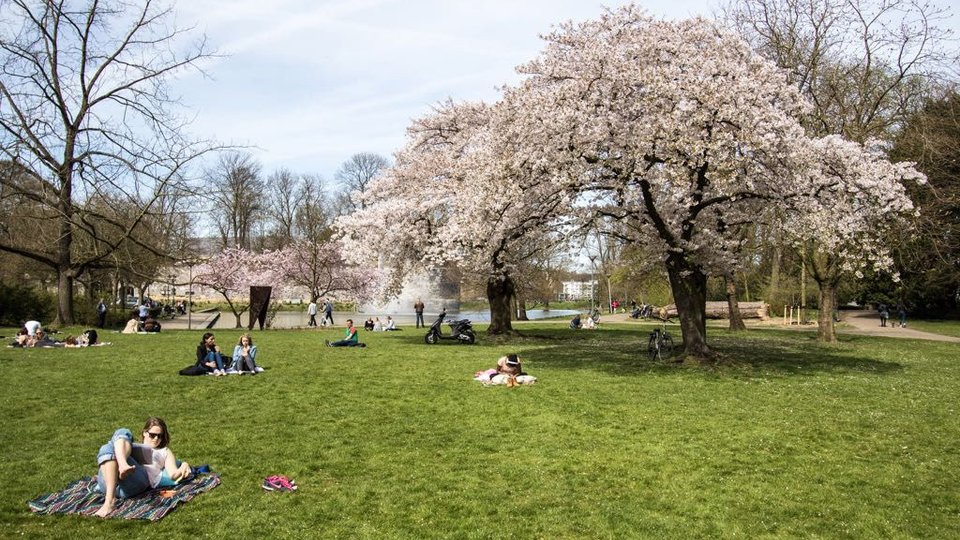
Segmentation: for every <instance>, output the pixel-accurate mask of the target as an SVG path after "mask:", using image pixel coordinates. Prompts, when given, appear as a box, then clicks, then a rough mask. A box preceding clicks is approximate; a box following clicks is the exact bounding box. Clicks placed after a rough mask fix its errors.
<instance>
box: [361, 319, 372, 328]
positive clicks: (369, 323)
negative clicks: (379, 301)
mask: <svg viewBox="0 0 960 540" xmlns="http://www.w3.org/2000/svg"><path fill="white" fill-rule="evenodd" d="M363 329H364V330H367V331H371V330H373V317H368V318H367V320H366V321H364V322H363Z"/></svg>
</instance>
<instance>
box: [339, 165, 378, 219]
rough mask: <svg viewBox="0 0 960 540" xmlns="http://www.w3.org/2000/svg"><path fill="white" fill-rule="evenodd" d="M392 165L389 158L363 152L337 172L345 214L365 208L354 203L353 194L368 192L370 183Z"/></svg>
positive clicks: (358, 203) (340, 199)
mask: <svg viewBox="0 0 960 540" xmlns="http://www.w3.org/2000/svg"><path fill="white" fill-rule="evenodd" d="M389 165H390V162H389V161H387V158H385V157H383V156H381V155H380V154H372V153H369V152H361V153H359V154H354V155H352V156H350V159H348V160H347V161H345V162H344V163H343V165H341V166H340V170H338V171H337V175H336V179H337V181H338V182H340V186H341V190H342V191H341V194H340V197H339V201H338V202H339V205H340V207H341V208H342V209H343V213H350V212H353V211H356V210H358V209H361V208H364V204H363V202H362V201H361V202H354V200H353V198H352V197H351V193H353V192H355V191H356V192H360V193H364V192H366V191H367V186H368V185H370V182H372V181H373V179H374V178H376V177H377V175H378V174H380V171H381V170H382V169H384V168H386V167H388V166H389Z"/></svg>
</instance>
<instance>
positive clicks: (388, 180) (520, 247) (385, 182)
mask: <svg viewBox="0 0 960 540" xmlns="http://www.w3.org/2000/svg"><path fill="white" fill-rule="evenodd" d="M512 118H513V113H512V111H509V110H508V109H506V108H505V107H504V104H500V103H498V104H496V105H493V106H490V105H487V104H483V103H462V104H455V103H453V102H447V103H444V104H442V105H440V106H438V108H437V110H436V111H435V113H434V114H431V115H429V116H427V117H425V118H422V119H419V120H417V121H415V122H414V124H413V125H412V126H411V127H410V128H409V129H408V144H407V145H406V147H405V148H404V149H403V150H402V151H400V152H399V153H398V154H397V155H396V164H395V165H394V166H393V167H391V168H390V169H388V170H387V171H385V173H384V174H383V175H382V176H381V177H380V178H378V179H377V180H376V181H375V182H373V183H372V184H371V185H370V186H369V188H368V189H367V190H366V192H365V193H364V194H363V195H362V197H363V201H362V203H363V204H360V205H358V206H359V207H360V208H362V209H361V210H359V211H357V212H355V213H353V214H351V215H348V216H345V217H343V218H341V219H340V220H339V221H338V228H339V230H340V231H341V234H342V235H343V236H344V237H345V238H346V241H347V242H348V243H349V244H350V245H351V246H352V251H353V256H354V257H355V258H356V259H357V260H362V261H369V262H372V261H376V262H377V263H379V264H380V265H382V266H385V267H387V268H390V269H391V271H392V276H393V285H394V287H396V286H398V284H399V282H400V281H401V280H402V279H403V277H404V276H405V275H407V273H408V272H409V271H411V270H416V269H436V268H441V267H444V266H445V265H449V264H454V265H456V266H458V267H459V268H460V269H461V270H463V271H465V272H469V273H472V274H474V275H479V276H483V277H485V279H486V282H487V287H486V289H487V291H486V292H487V299H488V300H489V303H490V326H489V328H488V332H489V333H492V334H498V333H507V332H512V325H511V314H512V309H511V300H512V298H513V296H514V292H515V290H514V288H515V283H514V275H513V274H514V272H515V269H516V267H517V264H518V263H519V262H521V261H522V260H524V259H526V258H529V257H532V256H535V255H536V254H537V253H539V252H542V251H543V250H544V249H548V248H549V246H550V245H551V244H552V243H553V242H555V241H556V239H557V235H554V234H551V233H549V232H548V231H547V229H548V226H549V225H555V224H557V223H558V222H559V221H560V220H561V218H562V216H563V215H564V214H565V213H566V212H567V211H568V209H569V204H570V201H571V197H572V196H573V195H572V192H571V191H570V190H569V189H568V186H567V184H566V183H565V182H563V181H561V180H562V179H561V178H559V177H558V176H556V175H555V174H553V173H552V171H550V170H549V169H548V167H546V166H545V164H535V163H530V162H528V161H527V158H526V156H523V155H521V154H519V153H517V151H516V150H517V148H516V142H515V141H516V135H517V133H516V132H512V131H511V130H512V129H513V128H514V127H515V126H513V125H512Z"/></svg>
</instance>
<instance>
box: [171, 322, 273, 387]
mask: <svg viewBox="0 0 960 540" xmlns="http://www.w3.org/2000/svg"><path fill="white" fill-rule="evenodd" d="M256 358H257V346H256V345H254V344H253V338H252V337H250V334H243V335H242V336H240V339H239V340H238V341H237V344H236V345H235V346H234V347H233V355H232V356H231V361H230V367H229V368H226V367H225V366H226V362H225V361H224V357H223V353H222V352H221V351H220V346H219V345H217V338H216V336H214V335H213V332H206V333H204V334H203V337H202V338H201V339H200V344H199V345H197V363H196V364H195V365H193V366H190V367H188V368H185V369H183V370H180V374H181V375H206V374H207V373H212V374H213V375H216V376H218V377H219V376H223V375H226V374H227V369H229V370H230V371H232V372H236V373H239V374H241V375H242V374H244V373H250V374H251V375H256V374H257V372H258V371H261V368H259V367H258V366H257V362H256Z"/></svg>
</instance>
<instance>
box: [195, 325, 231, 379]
mask: <svg viewBox="0 0 960 540" xmlns="http://www.w3.org/2000/svg"><path fill="white" fill-rule="evenodd" d="M197 365H198V366H203V367H204V368H206V369H207V371H208V372H213V374H214V375H216V376H218V377H219V376H221V375H226V374H227V372H226V370H224V369H223V356H222V355H221V353H220V346H219V345H217V338H215V337H214V336H213V332H206V333H205V334H203V337H202V338H201V339H200V345H197Z"/></svg>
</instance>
